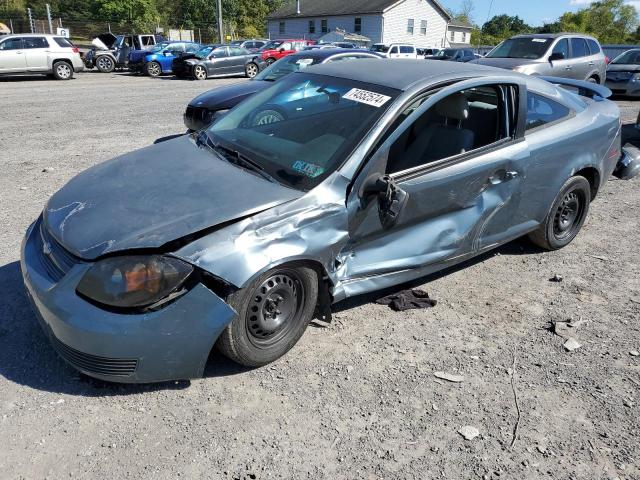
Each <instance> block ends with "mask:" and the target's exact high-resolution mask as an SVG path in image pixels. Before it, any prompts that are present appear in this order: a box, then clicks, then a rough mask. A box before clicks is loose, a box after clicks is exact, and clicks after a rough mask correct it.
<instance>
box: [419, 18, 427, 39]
mask: <svg viewBox="0 0 640 480" xmlns="http://www.w3.org/2000/svg"><path fill="white" fill-rule="evenodd" d="M426 34H427V21H426V20H422V21H421V22H420V35H426Z"/></svg>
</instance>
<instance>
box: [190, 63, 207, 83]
mask: <svg viewBox="0 0 640 480" xmlns="http://www.w3.org/2000/svg"><path fill="white" fill-rule="evenodd" d="M192 75H193V79H194V80H206V79H207V77H208V76H209V74H208V73H207V69H206V68H205V66H204V65H194V66H193V70H192Z"/></svg>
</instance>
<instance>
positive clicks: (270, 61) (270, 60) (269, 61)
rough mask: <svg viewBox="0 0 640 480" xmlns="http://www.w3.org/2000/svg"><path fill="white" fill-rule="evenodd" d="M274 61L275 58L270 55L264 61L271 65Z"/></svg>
mask: <svg viewBox="0 0 640 480" xmlns="http://www.w3.org/2000/svg"><path fill="white" fill-rule="evenodd" d="M275 61H276V59H275V58H271V57H269V58H267V59H266V60H265V62H267V65H271V64H272V63H275Z"/></svg>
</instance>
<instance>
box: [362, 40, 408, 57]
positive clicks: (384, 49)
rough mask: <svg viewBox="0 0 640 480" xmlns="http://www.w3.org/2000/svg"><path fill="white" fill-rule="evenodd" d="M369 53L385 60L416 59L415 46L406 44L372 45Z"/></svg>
mask: <svg viewBox="0 0 640 480" xmlns="http://www.w3.org/2000/svg"><path fill="white" fill-rule="evenodd" d="M371 51H372V52H376V53H378V54H380V55H382V56H383V57H386V58H418V50H417V49H416V46H415V45H411V44H408V43H392V44H391V45H385V44H384V43H374V44H373V45H372V46H371Z"/></svg>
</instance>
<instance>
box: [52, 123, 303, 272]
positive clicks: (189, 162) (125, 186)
mask: <svg viewBox="0 0 640 480" xmlns="http://www.w3.org/2000/svg"><path fill="white" fill-rule="evenodd" d="M302 195H303V192H299V191H297V190H293V189H290V188H287V187H284V186H282V185H279V184H277V183H272V182H270V181H268V180H266V179H263V178H262V177H260V176H257V175H255V174H253V173H250V172H248V171H246V170H243V169H241V168H239V167H236V166H234V165H231V164H230V163H228V162H227V161H225V160H222V159H220V158H219V157H217V156H216V155H215V154H214V153H212V152H211V151H210V150H208V149H205V148H201V147H198V146H197V145H196V143H195V141H194V139H193V137H191V136H186V135H185V136H182V137H180V138H177V139H174V140H169V141H166V142H162V143H159V144H157V145H152V146H150V147H147V148H143V149H142V150H138V151H135V152H132V153H128V154H126V155H123V156H121V157H118V158H115V159H113V160H110V161H107V162H105V163H102V164H100V165H96V166H94V167H92V168H89V169H88V170H86V171H84V172H83V173H81V174H80V175H78V176H76V177H75V178H73V179H72V180H71V181H70V182H69V183H67V185H65V186H64V187H63V188H62V189H61V190H59V191H58V192H57V193H55V194H54V195H53V196H52V197H51V199H50V200H49V202H48V204H47V206H46V208H45V210H44V212H43V219H44V224H45V226H46V227H47V229H48V231H49V232H50V233H51V235H53V237H54V238H55V239H56V240H57V241H58V242H59V243H60V244H61V245H62V246H63V247H65V248H66V249H67V250H69V251H70V252H71V253H72V254H74V255H76V256H77V257H80V258H83V259H86V260H93V259H95V258H97V257H100V256H102V255H105V254H107V253H112V252H118V251H123V250H130V249H151V248H158V247H161V246H163V245H165V244H167V243H168V242H171V241H173V240H177V239H180V238H182V237H185V236H187V235H191V234H194V233H196V232H201V231H203V230H205V229H209V228H211V227H216V226H218V225H220V224H223V223H228V222H231V221H234V220H237V219H240V218H244V217H246V216H249V215H252V214H255V213H258V212H261V211H264V210H267V209H269V208H272V207H274V206H276V205H280V204H282V203H285V202H287V201H290V200H293V199H295V198H298V197H300V196H302Z"/></svg>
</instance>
